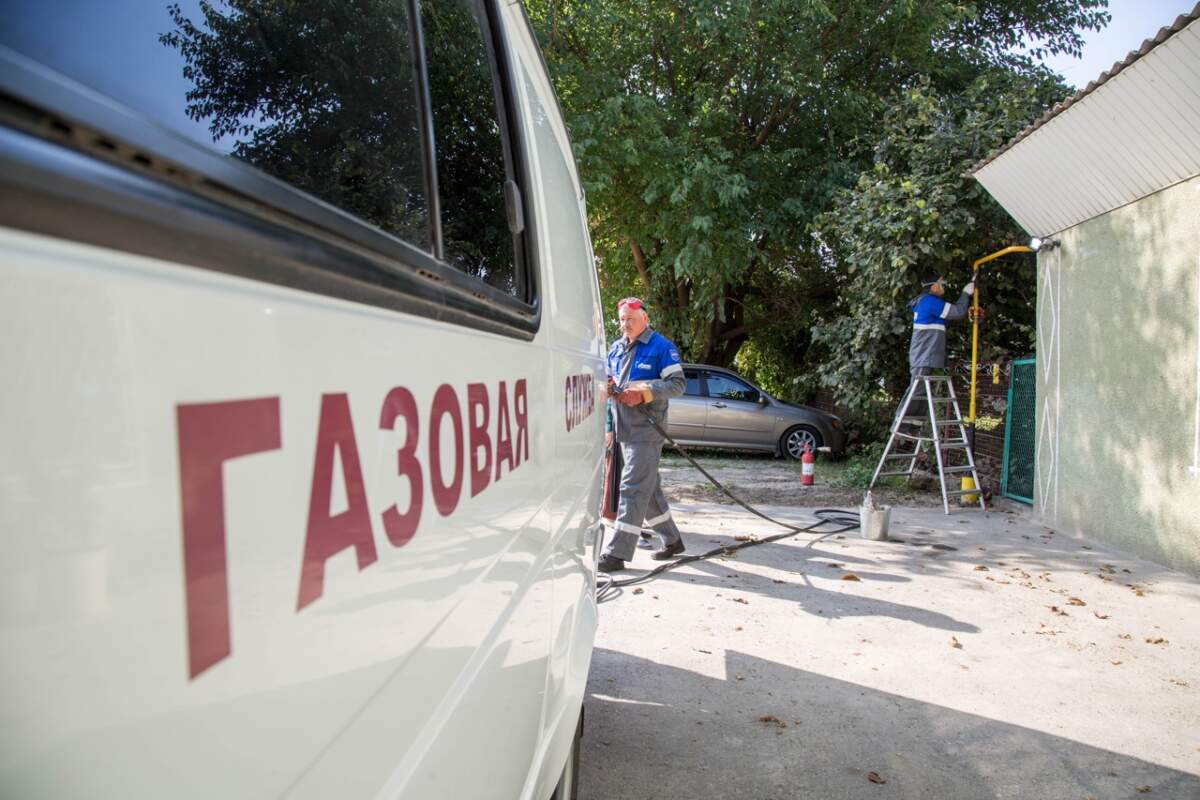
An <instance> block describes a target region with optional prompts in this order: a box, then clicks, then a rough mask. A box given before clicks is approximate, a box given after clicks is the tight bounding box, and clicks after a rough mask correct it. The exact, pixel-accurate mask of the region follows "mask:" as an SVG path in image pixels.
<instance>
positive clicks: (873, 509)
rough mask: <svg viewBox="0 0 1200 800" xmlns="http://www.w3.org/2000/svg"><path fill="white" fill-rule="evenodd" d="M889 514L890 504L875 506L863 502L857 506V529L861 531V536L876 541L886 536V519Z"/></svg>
mask: <svg viewBox="0 0 1200 800" xmlns="http://www.w3.org/2000/svg"><path fill="white" fill-rule="evenodd" d="M891 515H892V507H891V506H877V505H875V504H874V503H864V504H863V505H861V506H859V509H858V520H859V531H860V532H861V533H862V537H863V538H864V539H874V540H876V541H882V540H884V539H886V538H888V520H889V518H890V517H891Z"/></svg>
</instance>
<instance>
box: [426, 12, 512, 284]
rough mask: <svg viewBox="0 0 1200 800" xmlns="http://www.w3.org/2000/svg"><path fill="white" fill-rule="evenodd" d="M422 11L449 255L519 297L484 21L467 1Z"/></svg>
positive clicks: (472, 272)
mask: <svg viewBox="0 0 1200 800" xmlns="http://www.w3.org/2000/svg"><path fill="white" fill-rule="evenodd" d="M420 9H421V32H422V35H423V37H424V41H425V57H426V60H427V62H428V65H429V66H428V72H429V99H430V105H431V106H432V109H433V140H434V148H435V150H436V153H437V175H438V197H439V200H440V202H441V223H442V242H443V247H444V257H445V260H446V262H447V263H448V264H450V265H451V266H454V267H456V268H458V269H461V270H463V271H464V272H466V273H467V274H468V275H474V276H476V277H478V278H481V279H483V280H485V281H487V282H488V283H490V284H491V285H492V286H495V287H496V288H497V289H501V290H503V291H505V292H508V293H510V294H517V293H518V289H519V287H518V283H517V274H516V260H515V257H514V253H513V235H512V232H511V231H510V229H509V227H508V214H507V210H506V207H505V199H504V182H505V180H507V178H508V170H507V168H506V165H505V157H504V139H503V136H502V133H501V130H502V128H501V124H500V119H499V117H498V115H497V101H498V97H497V94H496V88H495V85H494V83H493V80H492V67H491V59H490V58H489V57H488V48H487V45H486V43H485V40H484V32H485V31H486V30H487V23H486V20H484V19H482V9H481V8H480V7H479V5H478V4H477V3H474V2H471V1H470V0H422V2H421V4H420Z"/></svg>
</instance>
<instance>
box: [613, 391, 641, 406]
mask: <svg viewBox="0 0 1200 800" xmlns="http://www.w3.org/2000/svg"><path fill="white" fill-rule="evenodd" d="M642 399H643V398H642V392H641V390H640V389H626V390H625V391H623V392H621V393H620V394H618V395H617V402H619V403H621V404H622V405H626V406H640V405H641V404H642Z"/></svg>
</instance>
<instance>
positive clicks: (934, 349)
mask: <svg viewBox="0 0 1200 800" xmlns="http://www.w3.org/2000/svg"><path fill="white" fill-rule="evenodd" d="M974 293H975V282H974V281H971V282H970V283H968V284H967V285H966V286H964V287H963V290H962V294H960V295H959V297H958V301H957V302H954V303H947V302H946V301H945V300H944V299H942V298H943V296H944V295H945V294H946V287H945V286H944V285H943V284H942V275H941V273H939V272H932V273H928V274H926V275H925V277H924V278H922V279H921V294H920V295H919V296H918V297H917V299H915V300H913V301H912V302H911V303H909V304H908V306H909V308H911V309H912V312H913V332H912V342H911V343H910V344H909V346H908V369H909V385H910V386H911V385H912V381H915V380H916V379H917V378H919V377H920V376H922V375H929V374H931V373H932V372H933V371H934V370H935V369H945V367H946V321H947V320H955V319H962V318H963V317H965V316H966V315H967V308H968V306H970V304H971V295H972V294H974ZM914 412H915V413H914ZM928 412H929V404H928V402H926V400H925V387H924V386H923V385H921V386H918V387H917V388H916V390H915V391H914V393H913V402H912V403H910V404H909V412H908V416H911V417H923V416H925V415H926V414H928Z"/></svg>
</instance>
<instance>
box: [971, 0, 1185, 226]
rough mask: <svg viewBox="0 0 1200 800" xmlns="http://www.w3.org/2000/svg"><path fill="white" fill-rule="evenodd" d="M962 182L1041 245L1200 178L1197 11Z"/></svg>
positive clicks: (1108, 73)
mask: <svg viewBox="0 0 1200 800" xmlns="http://www.w3.org/2000/svg"><path fill="white" fill-rule="evenodd" d="M971 174H972V175H973V176H974V177H975V179H976V180H978V181H979V182H980V183H982V184H983V186H984V188H986V189H987V190H988V191H989V192H990V193H991V194H992V196H993V197H995V198H996V200H997V201H998V202H999V203H1000V205H1002V206H1004V208H1005V210H1006V211H1008V213H1009V214H1011V215H1012V216H1013V218H1014V219H1015V220H1016V221H1017V222H1018V223H1019V224H1020V225H1021V227H1023V228H1024V229H1025V230H1026V231H1028V232H1029V233H1030V234H1032V235H1034V236H1042V237H1045V236H1048V235H1050V234H1053V233H1057V232H1059V231H1061V230H1064V229H1066V228H1069V227H1071V226H1073V225H1078V224H1079V223H1080V222H1083V221H1085V220H1088V219H1091V218H1093V217H1096V216H1099V215H1100V214H1103V213H1105V212H1107V211H1111V210H1112V209H1114V208H1119V207H1120V206H1123V205H1126V204H1127V203H1131V202H1133V201H1134V200H1137V199H1138V198H1141V197H1145V196H1146V195H1149V194H1152V193H1154V192H1156V191H1159V190H1160V189H1165V188H1166V187H1168V186H1171V185H1172V184H1175V183H1178V182H1180V181H1183V180H1187V179H1188V178H1191V177H1193V176H1195V175H1197V174H1200V4H1197V5H1196V7H1195V8H1194V9H1193V10H1192V13H1191V14H1188V15H1184V16H1182V17H1180V18H1178V19H1177V20H1176V21H1175V24H1174V25H1172V26H1171V27H1170V28H1163V29H1162V30H1161V31H1159V34H1158V36H1156V37H1155V38H1154V39H1152V40H1147V41H1146V42H1145V43H1144V44H1143V45H1142V49H1141V50H1140V51H1135V52H1132V53H1130V54H1129V57H1128V58H1126V59H1125V60H1124V61H1123V62H1120V63H1118V64H1116V65H1114V67H1113V69H1112V70H1109V71H1108V72H1106V73H1104V75H1102V76H1101V77H1100V79H1099V80H1098V81H1095V82H1093V83H1091V84H1089V85H1088V87H1087V88H1086V89H1084V90H1083V91H1081V92H1079V93H1078V94H1076V95H1075V96H1073V97H1071V98H1070V99H1068V100H1065V101H1063V102H1062V103H1060V104H1059V105H1058V106H1055V108H1054V109H1052V110H1051V111H1049V112H1047V114H1046V116H1044V117H1042V119H1040V120H1038V121H1037V122H1036V123H1034V124H1033V125H1031V126H1030V127H1028V128H1026V129H1025V130H1024V131H1022V132H1021V133H1020V134H1019V135H1018V136H1016V137H1015V138H1014V139H1013V140H1012V141H1011V142H1009V144H1007V145H1006V146H1005V147H1004V148H1003V149H1001V150H1000V151H998V152H997V153H995V154H993V155H991V156H989V157H988V158H987V159H985V160H984V161H983V162H981V163H980V164H979V165H978V166H976V167H975V168H974V169H973V170H972V173H971Z"/></svg>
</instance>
